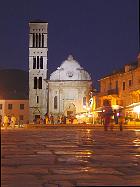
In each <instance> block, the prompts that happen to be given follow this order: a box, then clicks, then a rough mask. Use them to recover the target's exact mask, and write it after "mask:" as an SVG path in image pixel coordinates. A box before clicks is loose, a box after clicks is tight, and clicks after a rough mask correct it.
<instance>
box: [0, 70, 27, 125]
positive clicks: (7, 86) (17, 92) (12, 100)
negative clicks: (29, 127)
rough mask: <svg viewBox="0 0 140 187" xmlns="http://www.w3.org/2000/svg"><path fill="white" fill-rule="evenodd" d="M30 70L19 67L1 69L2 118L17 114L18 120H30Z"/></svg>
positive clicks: (0, 101)
mask: <svg viewBox="0 0 140 187" xmlns="http://www.w3.org/2000/svg"><path fill="white" fill-rule="evenodd" d="M28 103H29V99H28V72H26V71H23V70H18V69H2V70H0V119H1V121H2V122H3V117H4V116H5V115H8V116H9V117H11V116H12V115H15V117H16V119H17V122H19V121H22V122H23V123H27V121H28V120H29V104H28Z"/></svg>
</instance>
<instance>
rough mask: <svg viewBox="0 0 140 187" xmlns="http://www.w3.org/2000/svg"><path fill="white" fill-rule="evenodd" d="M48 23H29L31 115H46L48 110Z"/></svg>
mask: <svg viewBox="0 0 140 187" xmlns="http://www.w3.org/2000/svg"><path fill="white" fill-rule="evenodd" d="M47 35H48V23H46V22H36V21H35V22H30V23H29V116H30V121H33V119H34V118H39V117H42V118H43V117H44V115H45V114H46V112H47V101H48V99H47V95H48V90H47V84H46V81H45V80H46V79H47V61H48V58H47V56H48V55H47V52H48V46H47Z"/></svg>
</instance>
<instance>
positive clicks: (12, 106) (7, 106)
mask: <svg viewBox="0 0 140 187" xmlns="http://www.w3.org/2000/svg"><path fill="white" fill-rule="evenodd" d="M5 115H8V116H9V117H11V116H12V115H14V116H15V117H16V119H17V122H19V121H22V122H23V123H27V122H28V121H29V100H25V99H24V100H22V99H19V100H18V99H17V100H12V99H6V100H4V99H2V100H0V117H1V118H2V122H3V118H4V116H5Z"/></svg>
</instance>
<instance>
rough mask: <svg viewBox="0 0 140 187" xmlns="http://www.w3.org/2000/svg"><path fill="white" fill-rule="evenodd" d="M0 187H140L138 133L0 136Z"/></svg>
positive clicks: (53, 132) (55, 131)
mask: <svg viewBox="0 0 140 187" xmlns="http://www.w3.org/2000/svg"><path fill="white" fill-rule="evenodd" d="M1 134H2V138H1V150H2V155H1V158H2V159H1V166H2V175H1V176H2V183H1V185H2V187H6V186H8V187H22V186H24V187H28V186H29V187H30V186H33V187H36V186H38V187H46V186H47V187H55V186H59V187H61V186H62V187H67V186H68V187H69V186H95V185H109V186H112V185H122V186H123V185H140V131H136V130H124V131H122V132H121V131H118V130H114V131H103V130H101V129H100V130H97V129H96V130H95V129H86V128H83V129H78V128H71V129H69V128H61V127H60V128H57V129H52V128H51V129H49V128H48V129H16V130H7V131H5V130H2V132H1Z"/></svg>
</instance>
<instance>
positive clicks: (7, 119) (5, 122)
mask: <svg viewBox="0 0 140 187" xmlns="http://www.w3.org/2000/svg"><path fill="white" fill-rule="evenodd" d="M3 122H4V127H5V129H7V127H8V124H9V118H8V116H7V115H5V116H4V120H3Z"/></svg>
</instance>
